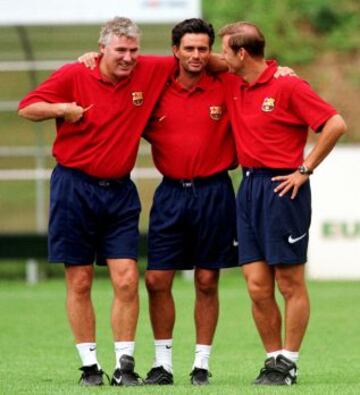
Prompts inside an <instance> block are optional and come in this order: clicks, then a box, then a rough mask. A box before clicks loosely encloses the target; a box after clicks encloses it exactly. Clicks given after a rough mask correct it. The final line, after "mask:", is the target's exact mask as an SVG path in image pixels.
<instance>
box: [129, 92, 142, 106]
mask: <svg viewBox="0 0 360 395" xmlns="http://www.w3.org/2000/svg"><path fill="white" fill-rule="evenodd" d="M131 96H132V101H133V105H134V106H141V105H142V104H143V103H144V97H143V93H142V92H131Z"/></svg>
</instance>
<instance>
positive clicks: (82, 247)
mask: <svg viewBox="0 0 360 395" xmlns="http://www.w3.org/2000/svg"><path fill="white" fill-rule="evenodd" d="M140 211H141V206H140V201H139V196H138V193H137V190H136V187H135V185H134V184H133V182H132V181H131V180H130V178H129V177H124V178H122V179H117V180H116V179H114V180H112V179H111V180H102V179H97V178H94V177H91V176H88V175H87V174H85V173H83V172H81V171H79V170H76V169H70V168H66V167H63V166H60V165H57V166H56V167H55V169H54V171H53V173H52V176H51V180H50V219H49V239H48V240H49V261H50V262H56V263H65V264H69V265H84V264H92V263H93V262H94V260H95V258H96V259H97V263H98V264H104V263H105V259H106V258H113V259H117V258H124V259H125V258H129V259H137V256H138V241H139V226H138V224H139V214H140Z"/></svg>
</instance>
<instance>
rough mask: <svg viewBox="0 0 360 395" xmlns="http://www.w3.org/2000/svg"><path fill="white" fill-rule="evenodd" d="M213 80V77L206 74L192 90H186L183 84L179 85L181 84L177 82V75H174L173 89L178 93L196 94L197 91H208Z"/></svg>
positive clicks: (172, 80)
mask: <svg viewBox="0 0 360 395" xmlns="http://www.w3.org/2000/svg"><path fill="white" fill-rule="evenodd" d="M210 79H211V76H210V75H209V74H208V73H206V72H205V73H204V74H203V75H202V76H201V78H200V79H199V81H198V82H197V84H196V85H194V86H193V87H192V88H191V89H186V88H185V87H183V86H182V85H181V84H179V82H178V81H177V80H176V73H174V74H173V75H172V77H171V83H172V85H173V87H174V88H175V89H176V90H177V91H178V92H181V91H187V92H189V93H190V92H194V91H196V90H202V91H204V90H206V88H207V87H208V86H209V81H210Z"/></svg>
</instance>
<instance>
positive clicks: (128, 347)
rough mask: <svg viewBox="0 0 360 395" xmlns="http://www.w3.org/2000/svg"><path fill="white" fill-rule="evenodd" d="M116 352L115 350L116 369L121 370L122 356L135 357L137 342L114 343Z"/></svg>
mask: <svg viewBox="0 0 360 395" xmlns="http://www.w3.org/2000/svg"><path fill="white" fill-rule="evenodd" d="M114 350H115V359H116V361H115V364H116V369H118V368H120V358H121V356H123V355H124V354H125V355H130V356H131V357H132V356H133V355H134V350H135V342H114Z"/></svg>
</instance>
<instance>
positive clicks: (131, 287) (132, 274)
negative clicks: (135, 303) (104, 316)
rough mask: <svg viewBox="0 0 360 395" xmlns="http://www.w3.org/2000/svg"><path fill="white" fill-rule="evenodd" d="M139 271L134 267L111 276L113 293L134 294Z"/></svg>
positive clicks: (136, 289)
mask: <svg viewBox="0 0 360 395" xmlns="http://www.w3.org/2000/svg"><path fill="white" fill-rule="evenodd" d="M138 284H139V273H138V271H137V269H136V268H128V269H124V270H122V271H121V272H119V273H117V275H116V277H115V278H113V286H114V290H115V293H117V294H119V295H121V297H126V296H136V295H137V293H138Z"/></svg>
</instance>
